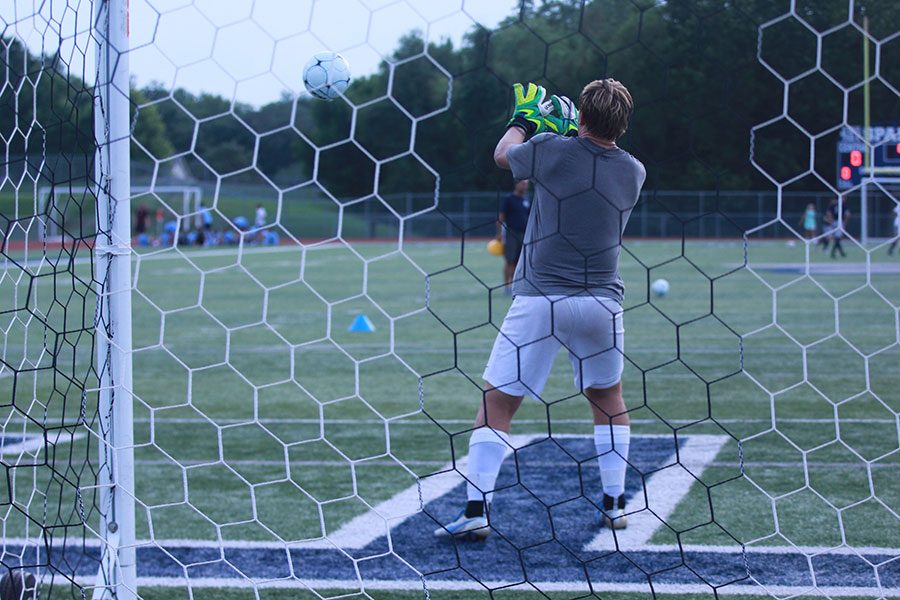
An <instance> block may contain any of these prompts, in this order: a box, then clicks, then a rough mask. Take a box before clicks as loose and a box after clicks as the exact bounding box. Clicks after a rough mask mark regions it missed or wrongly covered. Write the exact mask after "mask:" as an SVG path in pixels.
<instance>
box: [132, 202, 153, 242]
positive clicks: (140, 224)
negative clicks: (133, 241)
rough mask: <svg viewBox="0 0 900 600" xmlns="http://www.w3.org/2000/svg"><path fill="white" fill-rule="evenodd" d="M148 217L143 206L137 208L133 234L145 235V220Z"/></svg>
mask: <svg viewBox="0 0 900 600" xmlns="http://www.w3.org/2000/svg"><path fill="white" fill-rule="evenodd" d="M149 217H150V214H149V213H148V212H147V207H146V206H144V205H143V204H141V205H140V206H138V209H137V214H136V215H135V216H134V232H135V233H136V234H138V235H141V234H144V233H147V220H148V219H149Z"/></svg>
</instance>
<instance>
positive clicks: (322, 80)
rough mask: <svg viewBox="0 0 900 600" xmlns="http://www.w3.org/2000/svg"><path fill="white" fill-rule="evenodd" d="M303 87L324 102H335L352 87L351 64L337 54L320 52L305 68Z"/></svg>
mask: <svg viewBox="0 0 900 600" xmlns="http://www.w3.org/2000/svg"><path fill="white" fill-rule="evenodd" d="M303 85H305V86H306V90H307V91H308V92H309V93H310V94H312V95H313V96H315V97H316V98H321V99H322V100H334V99H335V98H337V97H338V96H340V95H341V94H343V93H344V90H346V89H347V86H348V85H350V63H348V62H347V59H346V58H344V57H343V56H341V55H340V54H338V53H337V52H318V53H316V54H315V55H314V56H313V57H312V58H310V59H309V62H307V63H306V66H305V67H303Z"/></svg>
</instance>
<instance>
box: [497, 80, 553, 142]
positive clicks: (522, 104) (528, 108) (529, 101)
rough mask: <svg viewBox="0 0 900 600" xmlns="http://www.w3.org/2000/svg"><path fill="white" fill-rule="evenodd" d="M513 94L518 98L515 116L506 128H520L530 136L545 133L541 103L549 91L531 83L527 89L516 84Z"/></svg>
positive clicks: (514, 111) (514, 110)
mask: <svg viewBox="0 0 900 600" xmlns="http://www.w3.org/2000/svg"><path fill="white" fill-rule="evenodd" d="M513 93H514V94H515V98H516V107H515V108H514V109H513V116H512V118H511V119H510V120H509V123H507V125H506V128H507V129H509V128H510V127H520V128H522V129H523V130H524V131H525V133H526V135H529V136H531V135H534V134H536V133H540V132H542V131H544V130H545V129H546V122H545V120H544V116H543V115H542V114H541V102H543V101H544V96H545V95H546V94H547V91H546V90H545V89H544V88H543V87H542V86H540V85H535V84H533V83H529V84H528V88H527V89H526V88H524V87H523V86H522V84H521V83H516V84H514V85H513Z"/></svg>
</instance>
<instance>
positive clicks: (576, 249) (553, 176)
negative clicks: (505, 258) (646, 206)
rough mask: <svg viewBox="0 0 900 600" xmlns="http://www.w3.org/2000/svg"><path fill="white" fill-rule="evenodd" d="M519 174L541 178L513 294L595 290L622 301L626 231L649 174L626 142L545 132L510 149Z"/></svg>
mask: <svg viewBox="0 0 900 600" xmlns="http://www.w3.org/2000/svg"><path fill="white" fill-rule="evenodd" d="M507 156H508V157H509V166H510V168H511V169H512V173H513V177H515V178H516V179H530V180H532V181H533V182H534V190H535V193H534V202H533V203H532V209H531V214H530V215H529V217H528V228H527V230H526V231H525V238H524V240H523V245H524V249H523V251H522V254H521V256H520V257H519V263H518V265H517V266H516V275H515V280H514V282H513V294H514V295H522V296H541V295H547V296H550V295H569V296H571V295H575V294H586V293H590V294H593V295H596V296H600V297H604V298H613V299H615V300H618V301H619V302H622V300H623V297H624V291H625V288H624V286H623V285H622V278H621V277H620V276H619V252H620V249H621V245H622V233H623V232H624V231H625V225H626V224H627V223H628V217H629V216H631V210H632V209H633V208H634V205H635V204H636V203H637V200H638V196H639V194H640V191H641V186H642V185H643V184H644V179H645V178H646V171H645V170H644V165H642V164H641V163H640V161H638V160H637V159H636V158H634V157H633V156H631V155H630V154H628V153H627V152H625V151H624V150H622V149H620V148H614V149H607V148H602V147H601V146H598V145H596V144H594V143H593V142H589V141H588V140H586V139H583V138H578V137H560V136H558V135H555V134H552V133H542V134H540V135H537V136H535V137H533V138H531V139H530V140H528V141H527V142H525V143H524V144H520V145H518V146H513V147H512V148H510V149H509V153H508V154H507Z"/></svg>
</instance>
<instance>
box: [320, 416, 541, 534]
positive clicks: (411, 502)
mask: <svg viewBox="0 0 900 600" xmlns="http://www.w3.org/2000/svg"><path fill="white" fill-rule="evenodd" d="M536 437H539V435H537V434H532V435H513V436H510V443H511V444H512V445H513V447H515V448H517V449H518V448H521V447H522V446H524V445H525V444H527V443H528V442H529V441H531V440H533V439H534V438H536ZM510 454H512V448H507V449H506V454H505V455H504V457H503V458H504V460H506V457H508V456H509V455H510ZM468 464H469V455H468V454H466V455H465V456H462V457H460V458H459V459H457V460H456V464H455V465H454V464H453V463H446V464H444V466H443V467H442V468H440V469H438V471H439V472H440V471H443V473H441V474H440V475H435V476H431V477H426V478H424V479H420V480H419V481H418V482H416V483H415V484H413V485H411V486H409V487H408V488H406V489H405V490H403V491H402V492H400V493H399V494H396V495H394V496H393V497H392V498H390V499H389V500H385V501H384V502H382V503H381V504H378V505H377V506H375V507H373V508H372V509H371V510H369V511H367V512H365V513H363V514H362V515H359V516H358V517H355V518H353V519H351V520H350V521H348V522H347V523H345V524H344V525H343V526H341V528H340V529H338V530H337V531H336V532H334V533H333V534H331V535H329V536H328V537H327V538H325V539H322V540H315V541H313V542H310V543H308V544H304V545H303V547H304V548H335V547H337V548H342V549H347V550H352V549H357V548H363V547H365V546H367V545H369V544H370V543H371V542H374V541H375V540H376V539H378V538H379V537H381V536H383V535H386V536H387V538H388V541H389V543H390V535H389V534H390V530H391V529H393V528H394V527H396V526H398V525H400V524H401V523H403V522H404V521H406V520H407V519H408V518H410V517H412V516H414V515H416V514H418V513H419V512H421V511H422V507H423V506H425V505H426V504H428V503H429V502H432V501H434V500H437V499H438V498H440V497H441V496H443V495H444V494H447V493H448V492H449V491H450V490H452V489H453V488H455V487H456V486H457V485H459V482H460V479H461V475H460V473H465V472H466V468H467V467H468ZM454 468H455V470H454ZM435 526H437V524H435Z"/></svg>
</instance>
